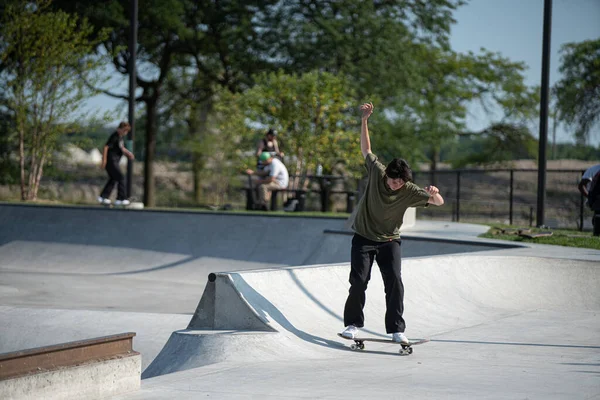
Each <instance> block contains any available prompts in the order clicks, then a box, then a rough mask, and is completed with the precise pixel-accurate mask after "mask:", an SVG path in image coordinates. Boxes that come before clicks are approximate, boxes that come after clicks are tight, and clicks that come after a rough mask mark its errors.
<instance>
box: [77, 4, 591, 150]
mask: <svg viewBox="0 0 600 400" xmlns="http://www.w3.org/2000/svg"><path fill="white" fill-rule="evenodd" d="M552 3H553V8H552V40H551V60H550V84H551V85H552V84H553V83H554V82H556V81H557V80H558V79H560V74H559V72H558V67H559V62H560V58H559V57H560V56H559V50H560V47H561V45H563V44H565V43H569V42H580V41H583V40H587V39H596V38H599V37H600V0H553V2H552ZM543 13H544V0H470V2H469V4H467V5H465V6H463V7H461V8H460V9H459V10H458V11H457V12H456V13H455V14H454V17H455V19H456V21H457V23H456V24H455V25H454V26H453V28H452V33H451V38H450V39H451V44H452V47H453V48H454V50H456V51H459V52H466V51H469V50H471V51H474V52H478V51H479V49H480V48H481V47H484V48H486V49H488V50H491V51H497V52H500V53H501V54H502V55H503V56H505V57H508V58H510V59H511V60H513V61H523V62H525V63H526V64H527V65H528V66H529V70H528V71H527V73H526V82H527V83H528V84H529V85H540V84H541V69H542V33H543ZM117 82H118V81H115V82H114V84H115V85H117V84H118V83H117ZM119 86H121V87H122V88H123V89H122V90H123V91H125V90H126V89H127V81H126V80H123V81H122V83H121V84H120V85H119ZM87 106H88V107H87V108H88V109H91V108H100V109H102V110H104V111H113V110H115V109H117V110H118V111H119V112H120V115H116V116H115V119H116V120H118V119H119V118H124V117H126V116H127V104H126V103H124V102H121V101H119V100H115V99H113V98H110V97H107V96H97V97H96V98H94V99H91V100H90V101H89V102H88V105H87ZM485 121H486V119H485V118H484V117H482V116H481V115H479V116H478V115H476V113H474V115H472V116H471V117H470V119H469V120H468V125H469V127H470V128H471V129H479V128H481V125H482V124H485ZM536 125H537V124H536ZM534 129H535V131H534V134H535V135H536V136H537V135H538V131H537V129H538V128H537V127H535V128H534ZM548 129H549V140H552V136H551V132H552V121H550V123H549V128H548ZM557 141H558V142H565V141H572V140H571V136H570V135H569V134H568V132H565V130H564V129H562V128H559V129H558V130H557ZM599 142H600V132H596V133H595V134H594V135H593V140H592V143H593V144H595V145H597V144H598V143H599Z"/></svg>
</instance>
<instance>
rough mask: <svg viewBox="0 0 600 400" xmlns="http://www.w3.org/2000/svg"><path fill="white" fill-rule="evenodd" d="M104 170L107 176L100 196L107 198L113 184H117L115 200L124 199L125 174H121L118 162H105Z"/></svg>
mask: <svg viewBox="0 0 600 400" xmlns="http://www.w3.org/2000/svg"><path fill="white" fill-rule="evenodd" d="M106 172H107V173H108V177H109V178H108V182H106V185H105V186H104V189H103V190H102V193H101V194H100V196H101V197H104V198H105V199H108V198H109V197H110V194H111V193H112V191H113V189H114V187H115V185H117V200H125V197H126V196H125V176H123V173H122V172H121V169H120V168H119V164H116V163H112V162H107V163H106Z"/></svg>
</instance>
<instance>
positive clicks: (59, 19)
mask: <svg viewBox="0 0 600 400" xmlns="http://www.w3.org/2000/svg"><path fill="white" fill-rule="evenodd" d="M4 7H5V8H4V14H3V17H2V23H1V27H0V30H1V33H0V35H1V37H2V38H3V45H2V48H1V59H2V64H3V69H2V71H1V75H0V85H1V86H2V87H3V88H4V90H5V96H6V105H7V109H8V110H9V111H10V113H11V115H12V119H13V121H14V127H15V130H16V133H17V135H16V136H17V137H18V154H19V165H20V181H21V198H22V199H23V200H35V199H36V198H37V192H38V189H39V185H40V180H41V178H42V175H43V170H44V166H45V165H46V164H47V163H48V162H49V161H50V160H51V158H52V154H53V151H54V150H55V149H56V148H57V143H58V139H59V138H60V136H61V135H63V134H65V133H67V132H69V131H71V130H72V129H73V127H74V126H75V124H74V122H72V121H73V119H74V117H75V116H76V113H77V111H78V110H80V107H81V106H82V105H83V102H84V100H85V98H86V97H87V96H88V95H89V94H90V92H89V90H87V89H86V86H85V85H84V83H83V80H82V78H83V79H89V80H93V78H92V76H91V73H92V71H95V69H96V67H97V63H96V60H95V59H94V58H92V57H88V56H89V54H90V52H91V51H92V49H93V48H94V46H95V45H96V43H95V42H93V41H91V40H90V34H91V31H92V30H91V28H90V26H89V25H88V23H87V22H86V21H85V20H81V19H78V18H76V17H73V16H71V15H69V14H67V13H65V12H60V11H59V12H52V11H51V10H50V8H49V7H50V1H49V0H37V1H9V2H6V3H4Z"/></svg>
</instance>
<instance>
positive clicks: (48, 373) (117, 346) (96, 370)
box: [0, 333, 142, 399]
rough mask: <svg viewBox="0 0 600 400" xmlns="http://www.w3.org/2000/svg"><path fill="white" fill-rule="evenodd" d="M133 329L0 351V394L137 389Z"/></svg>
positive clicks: (64, 395) (71, 394)
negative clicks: (20, 349) (17, 349)
mask: <svg viewBox="0 0 600 400" xmlns="http://www.w3.org/2000/svg"><path fill="white" fill-rule="evenodd" d="M134 336H135V333H122V334H118V335H111V336H104V337H100V338H95V339H89V340H80V341H75V342H69V343H62V344H57V345H53V346H46V347H38V348H34V349H27V350H22V351H16V352H12V353H4V354H0V398H1V399H30V398H31V399H40V398H43V399H54V398H57V399H81V398H85V399H96V398H105V397H107V396H112V395H116V394H120V393H124V392H129V391H132V390H136V389H139V387H140V373H141V364H142V360H141V356H140V354H139V353H138V352H136V351H133V349H132V342H133V337H134Z"/></svg>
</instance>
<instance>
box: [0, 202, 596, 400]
mask: <svg viewBox="0 0 600 400" xmlns="http://www.w3.org/2000/svg"><path fill="white" fill-rule="evenodd" d="M115 212H119V213H123V214H121V215H123V216H124V217H123V218H122V219H123V222H122V225H119V224H114V223H113V224H111V223H110V222H109V221H107V219H106V215H107V214H106V213H115ZM32 214H34V215H33V216H32ZM26 216H27V218H25V217H26ZM191 218H196V219H194V220H193V221H192V222H190V219H191ZM0 222H2V225H1V226H2V228H0V278H1V279H0V304H1V306H0V326H2V334H1V335H0V352H8V351H16V350H22V349H25V348H31V347H37V346H43V345H50V344H56V343H62V342H66V341H70V340H79V339H84V338H91V337H97V336H101V335H108V334H114V333H120V332H126V331H134V332H136V333H137V336H136V338H135V339H134V348H135V349H136V350H137V351H140V352H141V353H142V360H143V370H144V371H145V374H144V375H143V377H144V379H143V380H142V388H141V390H139V391H137V392H132V393H128V394H124V395H121V396H117V397H114V398H115V399H123V400H125V399H175V398H176V399H198V398H218V399H254V398H256V399H270V398H273V399H275V398H286V399H287V398H289V399H309V398H310V399H314V398H322V399H347V398H355V397H365V398H374V399H376V398H403V399H439V398H444V399H465V398H483V399H575V398H578V399H579V398H580V399H600V335H599V332H600V296H598V293H600V291H599V290H600V251H597V250H590V249H576V248H565V247H559V246H545V245H534V244H533V245H527V246H519V247H512V246H514V243H504V244H505V247H501V248H495V247H494V241H490V240H486V239H479V238H477V235H479V234H480V233H483V232H485V231H486V230H487V228H486V227H482V226H479V225H470V224H457V223H451V222H440V221H417V224H416V225H415V226H414V227H411V228H409V229H406V230H404V231H403V236H404V237H406V243H403V257H404V259H403V276H404V279H405V287H406V291H407V293H406V313H405V317H406V320H407V325H408V328H407V332H406V333H407V336H408V337H409V338H421V337H427V338H429V339H431V341H430V342H429V343H426V344H423V345H420V346H417V347H415V349H414V353H413V354H412V355H409V356H400V355H399V354H398V346H397V345H394V344H392V345H390V344H384V343H366V344H365V345H366V348H365V350H362V351H351V350H350V349H349V344H350V343H351V342H349V341H346V340H343V339H341V338H339V337H337V335H336V334H337V333H338V332H340V331H341V330H342V329H343V323H342V322H341V319H342V318H341V314H342V311H343V302H344V300H345V294H346V293H347V271H348V260H347V259H348V255H349V242H350V239H351V237H350V236H348V235H345V234H332V233H324V232H325V231H326V230H328V229H329V230H332V231H336V230H338V231H343V230H344V226H343V221H339V220H331V219H318V218H317V219H309V220H302V221H293V219H285V218H269V217H260V218H252V217H249V218H248V217H243V216H219V215H208V216H202V217H196V216H194V217H191V216H190V215H188V214H170V213H152V212H150V213H148V212H137V211H136V212H130V211H119V210H102V209H94V210H88V211H86V212H83V211H81V210H79V209H77V210H72V209H68V208H64V209H52V208H44V207H39V208H27V207H24V208H19V207H18V206H11V207H6V206H0ZM268 227H271V230H272V231H271V233H270V234H268V235H266V236H267V237H265V234H264V232H265V231H264V230H263V229H264V228H268ZM257 231H260V232H262V233H263V234H262V235H257V234H256V232H257ZM123 232H128V234H127V235H128V236H125V237H124V236H123ZM411 236H412V238H411ZM427 239H436V240H434V241H428V240H427ZM265 241H266V242H267V243H266V244H265ZM269 244H270V245H271V246H269ZM405 246H406V247H405ZM273 249H275V250H273ZM428 254H432V255H428ZM374 268H375V270H376V269H377V267H376V266H374ZM210 273H216V280H215V284H216V285H217V286H216V295H214V296H213V298H214V299H216V300H215V304H214V305H213V307H214V310H213V313H214V315H213V316H212V317H213V320H212V322H211V323H212V324H213V325H215V326H214V327H213V328H212V329H209V328H207V327H206V320H205V319H203V317H202V316H201V318H200V319H201V320H202V321H204V322H203V323H204V325H202V324H201V323H197V324H196V323H195V322H194V321H195V318H196V317H198V313H202V312H205V311H206V309H207V307H204V308H202V309H201V307H198V305H199V302H200V301H201V299H204V298H205V297H204V296H208V295H209V293H208V292H209V288H210V287H211V286H210V285H211V282H210V280H209V274H210ZM219 285H220V286H219ZM220 290H229V291H231V293H235V294H237V296H233V297H232V296H229V297H227V298H220V297H219V291H220ZM223 293H225V292H223ZM228 293H229V292H228ZM206 298H208V297H206ZM231 298H235V299H236V300H235V301H237V302H238V303H230V302H229V300H228V299H231ZM367 298H368V300H367V307H366V308H365V315H366V318H367V319H366V326H365V330H364V332H365V334H368V335H370V336H373V337H384V336H385V330H384V329H383V313H384V309H385V299H384V296H383V288H382V284H381V278H380V276H379V273H378V272H374V274H373V276H372V280H371V283H370V286H369V289H368V291H367ZM240 299H241V300H240ZM239 313H241V314H243V313H246V314H243V315H241V314H240V315H237V314H239ZM248 316H251V317H252V318H255V322H254V325H253V326H252V327H251V328H247V327H246V328H244V326H245V325H243V324H242V325H239V324H240V322H239V321H242V322H241V323H245V322H244V321H246V320H247V319H248V318H249V317H248ZM219 318H220V319H219ZM238 319H239V321H238ZM217 320H219V321H220V322H219V323H220V324H221V325H222V326H216V325H218V324H217ZM194 324H196V325H194ZM263 328H264V329H263Z"/></svg>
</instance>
